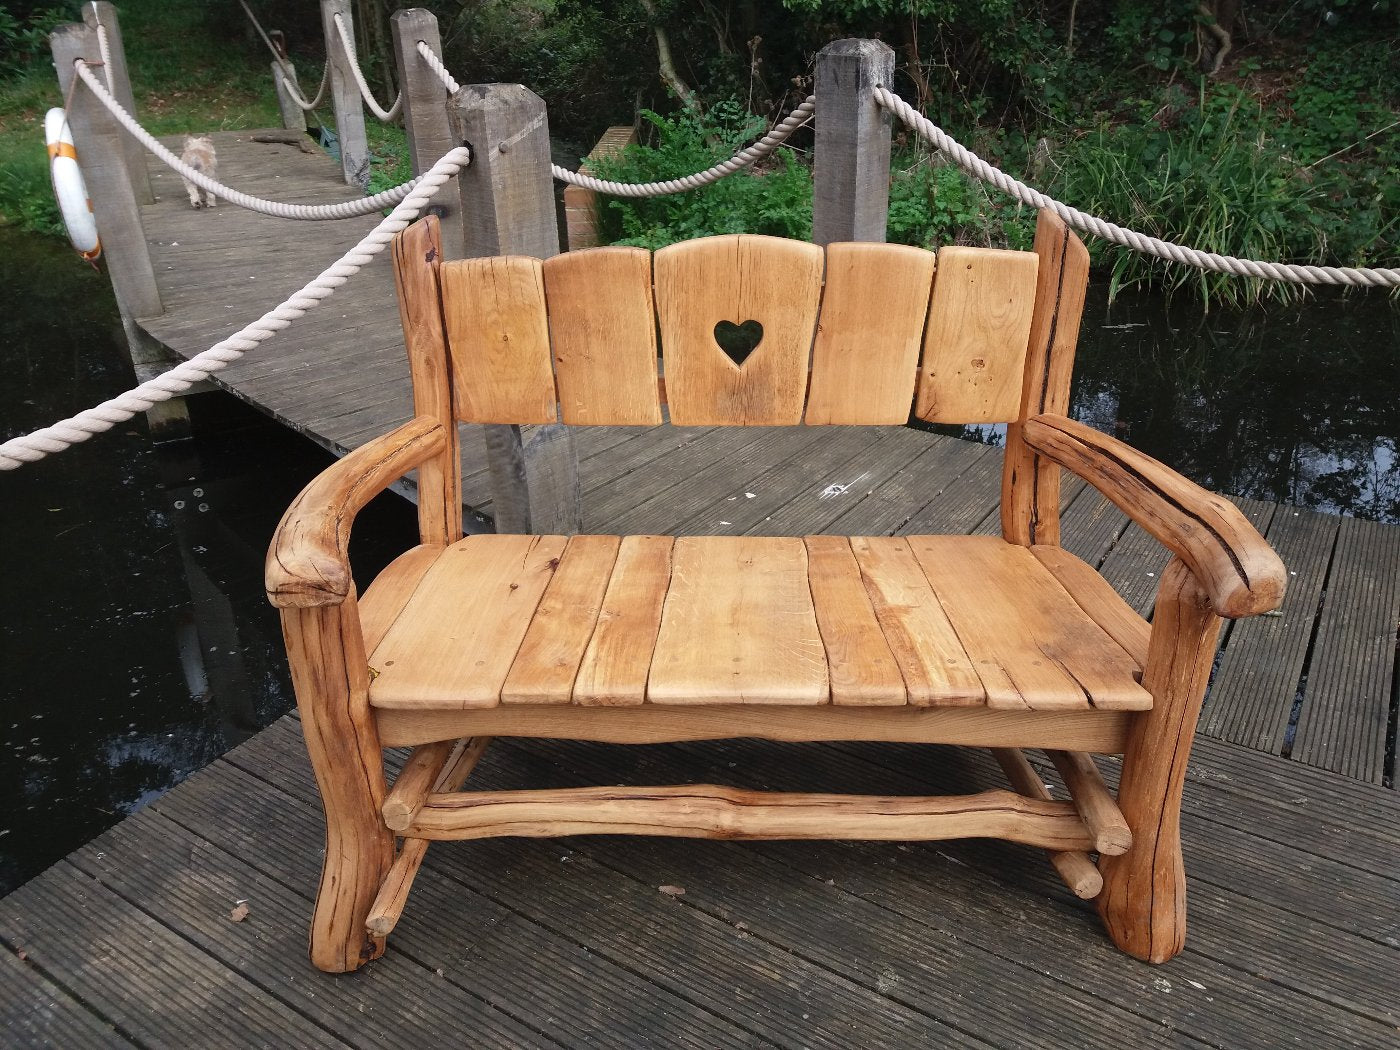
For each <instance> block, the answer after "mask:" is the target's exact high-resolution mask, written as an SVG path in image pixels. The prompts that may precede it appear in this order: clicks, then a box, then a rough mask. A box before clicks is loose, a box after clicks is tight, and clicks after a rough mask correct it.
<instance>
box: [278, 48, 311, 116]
mask: <svg viewBox="0 0 1400 1050" xmlns="http://www.w3.org/2000/svg"><path fill="white" fill-rule="evenodd" d="M284 77H285V78H286V80H288V81H291V84H292V86H293V87H294V88H296V89H297V91H298V92H300V91H301V84H300V82H298V80H297V67H296V66H294V65H292V63H291V60H290V59H285V60H283V61H280V62H273V63H272V86H273V88H274V89H275V90H276V92H277V108H278V110H280V111H281V113H282V126H283V127H284V128H287V129H289V130H291V131H305V130H306V111H305V110H304V109H302V108H301V105H300V104H299V103H298V102H297V100H296V99H294V98H292V93H291V92H290V91H288V90H287V85H286V83H285V82H284V80H283V78H284ZM302 97H303V98H305V97H306V96H305V95H303V96H302Z"/></svg>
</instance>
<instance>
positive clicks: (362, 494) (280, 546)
mask: <svg viewBox="0 0 1400 1050" xmlns="http://www.w3.org/2000/svg"><path fill="white" fill-rule="evenodd" d="M445 443H446V435H445V433H444V429H443V426H442V424H441V423H439V422H437V421H436V420H434V419H413V420H410V421H409V422H407V423H405V424H404V425H403V426H401V427H399V428H398V429H397V430H395V431H393V432H392V433H389V434H385V435H384V436H383V437H380V438H376V439H375V440H374V441H371V442H369V443H368V444H365V445H361V446H360V447H359V448H358V449H356V450H355V451H354V452H352V453H350V455H348V456H346V457H345V458H344V459H342V460H340V461H339V462H337V463H334V464H332V465H331V466H329V467H327V468H326V469H325V470H324V471H323V472H322V473H320V474H319V475H317V476H316V478H315V479H314V480H313V481H312V482H311V483H310V484H309V485H307V486H306V488H304V489H302V490H301V494H300V495H298V496H297V498H296V499H295V500H293V501H292V505H291V506H290V507H288V508H287V512H286V513H285V514H283V515H282V520H281V522H280V523H279V524H278V526H277V531H276V532H275V533H274V534H273V537H272V543H271V545H270V546H269V548H268V552H267V564H266V569H265V572H264V580H265V585H266V587H267V599H268V601H270V602H271V603H272V604H273V605H275V606H277V607H278V608H287V607H290V606H312V605H335V604H337V603H339V602H342V601H344V600H345V598H346V596H347V595H348V594H349V593H350V588H351V586H352V584H353V580H352V578H351V576H350V555H349V543H350V528H351V526H352V525H353V524H354V521H355V515H356V514H358V513H359V512H360V510H361V509H362V508H363V507H364V505H365V504H366V503H368V502H369V501H370V500H371V499H373V498H374V497H375V496H377V495H379V493H381V492H383V491H384V489H385V488H387V487H388V485H389V483H390V482H391V481H394V480H395V479H397V478H399V477H401V476H402V475H403V474H406V473H407V472H408V471H410V470H412V469H413V468H414V467H415V466H417V465H418V464H420V463H422V462H423V461H424V460H425V459H427V458H429V457H430V456H432V455H434V454H436V453H437V452H440V451H441V450H442V448H443V447H444V445H445Z"/></svg>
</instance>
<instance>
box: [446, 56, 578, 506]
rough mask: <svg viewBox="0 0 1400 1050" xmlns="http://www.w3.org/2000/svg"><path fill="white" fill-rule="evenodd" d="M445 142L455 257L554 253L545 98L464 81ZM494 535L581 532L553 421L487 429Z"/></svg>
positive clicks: (567, 455) (574, 478)
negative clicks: (461, 155)
mask: <svg viewBox="0 0 1400 1050" xmlns="http://www.w3.org/2000/svg"><path fill="white" fill-rule="evenodd" d="M448 112H449V113H450V115H451V120H452V135H453V140H454V141H456V142H464V143H466V144H467V145H468V146H470V148H471V151H472V160H471V164H469V165H468V166H467V167H466V168H464V169H463V170H462V173H461V174H460V175H459V176H457V185H458V187H459V189H460V191H461V197H462V215H463V216H464V222H463V243H462V246H463V255H464V256H465V257H466V258H468V259H476V258H481V257H484V256H491V255H533V256H534V257H535V258H537V259H548V258H550V257H551V256H553V255H558V254H559V226H558V222H557V220H556V217H555V211H554V183H553V179H552V177H551V175H550V167H549V166H550V159H549V158H550V153H549V121H548V118H547V116H546V114H545V108H544V100H543V99H541V98H540V97H539V96H538V95H536V94H535V93H534V92H532V91H530V90H528V89H526V88H524V87H521V86H520V85H519V84H472V85H469V86H467V87H464V88H462V89H461V90H460V91H458V92H457V94H455V95H453V96H452V99H451V101H450V102H449V103H448ZM485 430H486V452H487V461H488V463H489V465H490V470H491V486H492V493H493V500H494V514H495V518H496V530H497V531H498V532H536V533H570V532H577V531H578V530H579V528H580V521H581V516H582V515H581V507H580V494H579V480H578V450H577V448H576V447H575V445H574V438H573V432H572V431H571V430H570V428H569V427H567V426H565V425H564V424H561V423H548V424H545V425H543V426H524V427H521V426H514V425H509V424H504V425H498V424H488V425H487V426H486V427H485Z"/></svg>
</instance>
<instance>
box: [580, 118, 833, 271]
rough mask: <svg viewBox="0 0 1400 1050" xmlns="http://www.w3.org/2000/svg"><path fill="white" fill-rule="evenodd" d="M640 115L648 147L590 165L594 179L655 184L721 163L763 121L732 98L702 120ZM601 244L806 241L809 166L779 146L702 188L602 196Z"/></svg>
mask: <svg viewBox="0 0 1400 1050" xmlns="http://www.w3.org/2000/svg"><path fill="white" fill-rule="evenodd" d="M642 115H643V117H645V118H646V120H647V122H648V123H649V124H650V125H651V126H652V128H653V129H654V130H655V133H656V143H655V145H652V146H631V147H629V148H628V149H626V150H624V151H623V154H622V156H620V157H618V158H616V159H612V160H605V161H598V162H596V163H595V164H594V165H593V169H594V172H595V174H596V175H597V176H598V177H599V178H603V179H611V180H614V181H617V182H656V181H659V180H662V179H673V178H678V177H680V176H682V175H690V174H693V173H695V172H697V171H703V170H704V169H706V168H708V167H711V166H712V165H714V164H717V163H719V162H720V161H722V160H727V159H728V158H729V157H731V156H732V155H733V154H734V153H736V152H737V151H738V150H740V149H741V148H743V147H744V146H745V145H747V144H748V143H749V142H751V141H753V140H754V139H755V138H758V137H759V136H760V135H761V134H762V133H763V131H764V125H763V121H761V120H760V119H758V118H756V117H753V116H750V115H749V114H747V113H745V112H744V108H743V107H742V106H741V105H740V104H739V103H738V102H736V101H734V100H732V99H731V100H728V101H725V102H720V103H718V104H716V105H714V106H712V107H711V108H710V110H709V112H708V113H707V114H706V115H705V116H703V117H702V116H700V115H699V114H697V113H694V112H691V111H686V112H682V113H679V114H677V115H675V116H674V117H663V116H660V115H659V114H656V113H652V112H650V111H649V110H648V111H644V112H643V114H642ZM605 200H606V205H605V206H604V209H603V230H602V234H603V237H604V239H605V240H606V241H609V242H611V243H616V244H631V245H637V246H639V247H642V248H661V247H664V246H665V245H667V244H671V243H674V242H675V241H679V240H685V239H686V238H690V237H705V236H709V235H712V234H719V233H762V234H768V235H770V236H774V237H795V238H799V239H803V240H806V239H809V238H810V237H811V236H812V178H811V173H810V171H809V169H807V168H806V167H805V166H804V165H801V164H799V163H797V162H796V161H795V160H793V158H792V155H791V153H790V151H788V150H787V149H779V150H777V151H775V152H774V153H773V154H771V155H770V157H769V158H767V159H766V161H765V165H764V168H763V170H762V171H758V172H754V171H741V172H736V173H735V174H733V175H730V176H729V177H728V178H724V179H721V180H720V181H719V182H717V183H714V184H713V185H710V186H706V187H705V188H703V189H699V190H692V191H689V192H687V193H677V194H668V195H666V196H664V197H650V198H645V199H636V200H633V199H629V198H618V197H607V198H605Z"/></svg>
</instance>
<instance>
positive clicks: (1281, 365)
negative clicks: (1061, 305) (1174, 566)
mask: <svg viewBox="0 0 1400 1050" xmlns="http://www.w3.org/2000/svg"><path fill="white" fill-rule="evenodd" d="M1070 411H1071V414H1072V415H1074V417H1075V418H1076V419H1080V420H1083V421H1084V422H1086V423H1088V424H1090V425H1091V426H1094V427H1096V428H1098V429H1099V430H1102V431H1104V432H1105V433H1109V434H1114V435H1116V436H1118V437H1121V438H1122V439H1124V440H1125V441H1128V442H1130V443H1131V444H1132V445H1134V446H1135V447H1136V448H1139V449H1141V450H1142V451H1144V452H1146V453H1148V454H1149V455H1152V456H1155V457H1157V458H1158V459H1160V460H1162V461H1163V462H1164V463H1167V464H1170V465H1171V466H1172V467H1174V468H1176V469H1177V470H1179V471H1181V473H1183V474H1185V475H1186V476H1187V477H1189V478H1191V479H1192V480H1194V481H1197V482H1199V483H1200V484H1202V485H1205V486H1206V487H1207V488H1210V489H1214V490H1216V491H1219V492H1226V493H1230V494H1232V495H1237V496H1248V497H1252V498H1254V499H1261V500H1270V501H1273V502H1277V503H1290V504H1296V505H1298V506H1304V507H1316V508H1318V509H1320V510H1325V511H1331V512H1333V513H1343V514H1352V515H1355V516H1357V517H1363V518H1373V519H1375V520H1378V521H1389V522H1400V452H1398V451H1397V442H1400V305H1397V304H1396V303H1395V302H1393V301H1392V300H1391V299H1390V298H1389V297H1387V296H1386V295H1385V294H1384V293H1381V292H1374V291H1373V292H1366V293H1360V294H1357V293H1353V294H1352V295H1349V296H1344V295H1341V294H1340V293H1333V292H1329V291H1323V292H1320V293H1319V294H1318V295H1317V296H1316V297H1315V298H1314V299H1313V300H1311V301H1308V302H1306V303H1299V304H1294V305H1291V306H1284V307H1279V306H1270V307H1267V308H1253V309H1248V310H1223V309H1213V310H1212V311H1211V312H1210V313H1208V314H1203V313H1202V312H1201V310H1200V308H1199V306H1197V305H1196V304H1193V303H1188V302H1186V301H1184V299H1179V300H1177V301H1176V302H1174V303H1171V304H1167V303H1165V302H1163V300H1162V299H1161V297H1159V296H1156V295H1151V294H1141V293H1139V294H1135V295H1130V294H1126V293H1125V294H1122V295H1120V296H1119V298H1118V300H1117V301H1116V302H1115V303H1114V304H1113V305H1112V306H1111V307H1110V306H1109V305H1108V303H1107V294H1106V289H1105V288H1103V287H1097V286H1096V287H1093V288H1091V289H1090V295H1089V301H1088V303H1087V305H1086V307H1085V313H1084V325H1083V329H1082V332H1081V335H1080V346H1079V354H1078V359H1077V363H1076V367H1075V380H1074V388H1073V392H1072V395H1071V408H1070ZM937 429H940V430H942V431H945V432H950V433H955V434H957V435H959V436H962V437H966V438H970V439H972V440H976V441H982V442H984V443H988V444H1001V443H1002V442H1003V440H1004V434H1005V427H1002V426H980V427H952V428H937Z"/></svg>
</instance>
